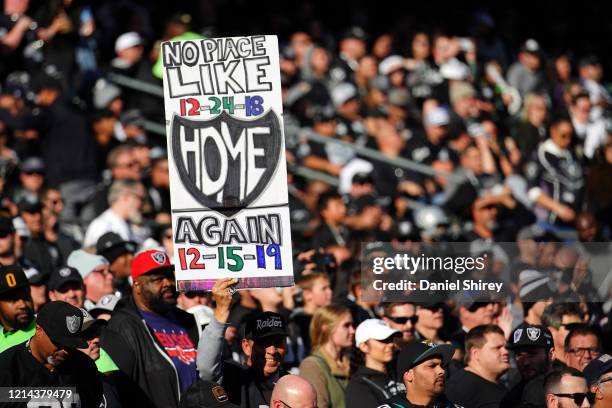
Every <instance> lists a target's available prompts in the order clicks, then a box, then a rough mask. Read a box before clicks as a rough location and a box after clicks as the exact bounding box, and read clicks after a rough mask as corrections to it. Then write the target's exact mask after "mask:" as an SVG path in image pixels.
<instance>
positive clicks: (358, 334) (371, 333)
mask: <svg viewBox="0 0 612 408" xmlns="http://www.w3.org/2000/svg"><path fill="white" fill-rule="evenodd" d="M396 333H399V331H397V330H395V329H392V328H391V327H390V326H389V325H388V324H387V323H385V322H384V321H382V320H380V319H367V320H364V321H363V322H361V323H360V324H359V326H357V330H355V344H356V346H357V347H359V345H360V344H361V343H365V342H366V341H368V340H370V339H374V340H384V339H388V338H389V337H391V336H393V335H394V334H396Z"/></svg>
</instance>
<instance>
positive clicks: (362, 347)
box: [346, 319, 405, 408]
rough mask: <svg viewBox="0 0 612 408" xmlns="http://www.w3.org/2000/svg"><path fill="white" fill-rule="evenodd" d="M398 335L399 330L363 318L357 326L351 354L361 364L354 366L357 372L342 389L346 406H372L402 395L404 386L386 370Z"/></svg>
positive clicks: (374, 320) (379, 321) (380, 322)
mask: <svg viewBox="0 0 612 408" xmlns="http://www.w3.org/2000/svg"><path fill="white" fill-rule="evenodd" d="M400 336H401V333H400V332H399V331H397V330H395V329H392V328H391V327H389V325H387V324H386V323H385V322H384V321H382V320H380V319H367V320H364V321H363V322H361V324H359V326H357V330H356V331H355V343H356V344H355V345H356V347H357V350H356V351H355V353H354V355H355V357H356V356H359V357H361V358H362V359H363V363H362V364H359V363H358V362H357V363H358V364H354V365H357V369H356V371H355V372H354V373H353V375H351V379H350V381H349V384H348V386H347V387H346V406H347V407H357V408H359V407H364V408H368V407H375V406H378V405H380V404H382V403H383V402H384V401H385V400H387V399H389V398H391V397H392V396H394V395H397V394H400V393H402V392H405V388H404V385H403V384H402V383H397V382H396V381H395V380H394V379H393V378H392V377H391V376H390V375H389V374H390V373H388V370H387V364H388V363H389V362H391V360H393V358H394V356H395V353H394V351H395V345H394V339H395V338H397V337H400ZM361 358H359V359H361ZM353 360H356V358H354V359H353Z"/></svg>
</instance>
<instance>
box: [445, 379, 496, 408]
mask: <svg viewBox="0 0 612 408" xmlns="http://www.w3.org/2000/svg"><path fill="white" fill-rule="evenodd" d="M445 392H446V396H447V397H448V398H449V399H450V400H451V401H453V402H455V403H457V404H459V405H462V406H464V407H470V408H497V407H499V404H500V403H501V400H502V399H503V398H504V395H505V394H506V388H505V387H504V386H503V385H501V384H495V383H492V382H490V381H487V380H485V379H484V378H482V377H480V376H478V375H476V374H474V373H471V372H469V371H466V370H465V369H464V370H461V371H459V372H458V373H457V374H455V375H454V376H452V377H451V378H450V379H449V380H448V382H447V383H446V388H445Z"/></svg>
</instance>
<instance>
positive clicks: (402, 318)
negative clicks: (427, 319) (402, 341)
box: [387, 315, 419, 325]
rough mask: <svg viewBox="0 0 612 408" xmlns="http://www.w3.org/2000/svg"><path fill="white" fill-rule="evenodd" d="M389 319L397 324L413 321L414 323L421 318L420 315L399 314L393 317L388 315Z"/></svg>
mask: <svg viewBox="0 0 612 408" xmlns="http://www.w3.org/2000/svg"><path fill="white" fill-rule="evenodd" d="M387 319H389V320H391V321H392V322H393V323H396V324H406V323H407V322H410V323H412V324H413V325H414V324H416V322H417V321H418V320H419V317H418V316H416V315H415V316H410V317H405V316H399V317H391V316H387Z"/></svg>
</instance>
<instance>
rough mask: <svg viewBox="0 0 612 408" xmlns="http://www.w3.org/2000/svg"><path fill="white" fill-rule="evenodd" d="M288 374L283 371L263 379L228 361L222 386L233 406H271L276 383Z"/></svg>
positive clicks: (247, 369)
mask: <svg viewBox="0 0 612 408" xmlns="http://www.w3.org/2000/svg"><path fill="white" fill-rule="evenodd" d="M286 374H287V372H286V371H285V370H283V369H281V370H279V371H278V375H274V376H272V377H271V378H262V377H259V376H257V375H256V374H255V373H254V372H253V370H251V369H250V368H249V367H247V366H245V365H243V364H239V363H236V362H235V361H233V360H227V361H225V364H224V365H223V380H222V385H223V388H225V390H226V391H227V395H228V396H229V400H230V401H231V402H232V403H233V404H236V405H238V406H240V407H241V408H258V407H261V406H269V405H270V398H271V397H272V390H273V389H274V385H275V384H276V381H277V380H278V379H279V378H280V377H282V376H283V375H286Z"/></svg>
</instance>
